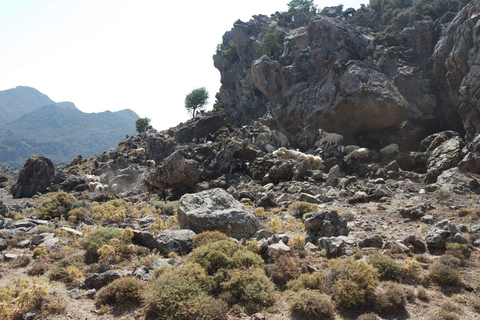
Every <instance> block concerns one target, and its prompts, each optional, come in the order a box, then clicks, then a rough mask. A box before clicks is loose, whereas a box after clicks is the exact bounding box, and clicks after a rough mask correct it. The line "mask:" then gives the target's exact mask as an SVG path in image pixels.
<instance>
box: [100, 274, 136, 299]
mask: <svg viewBox="0 0 480 320" xmlns="http://www.w3.org/2000/svg"><path fill="white" fill-rule="evenodd" d="M143 287H144V284H143V282H142V281H141V280H139V279H137V278H133V277H123V278H119V279H116V280H114V281H113V282H111V283H109V284H108V285H107V286H106V287H103V288H102V289H100V290H99V291H98V292H97V294H96V295H95V297H96V299H97V303H98V304H115V303H139V302H140V301H141V298H142V290H143Z"/></svg>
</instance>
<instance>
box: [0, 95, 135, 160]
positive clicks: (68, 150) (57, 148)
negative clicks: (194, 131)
mask: <svg viewBox="0 0 480 320" xmlns="http://www.w3.org/2000/svg"><path fill="white" fill-rule="evenodd" d="M0 107H1V108H2V110H1V112H0V113H2V114H3V115H4V116H5V122H3V123H2V126H1V128H0V162H1V163H4V164H8V165H10V166H14V167H21V166H22V165H23V164H24V163H25V161H26V160H27V159H28V158H29V157H31V156H34V155H42V156H46V157H48V158H50V159H51V160H52V161H53V162H55V163H62V162H66V161H69V160H71V159H73V158H74V157H76V156H78V155H79V154H81V155H83V156H91V155H93V154H95V153H99V152H102V151H104V150H106V149H108V148H111V147H114V146H116V145H117V144H118V141H120V140H121V139H123V138H124V137H125V135H126V134H129V133H133V132H135V121H136V119H138V115H137V114H135V113H134V112H133V111H131V110H122V111H118V112H109V111H107V112H101V113H83V112H81V111H80V110H78V109H77V108H76V107H75V105H74V104H73V103H71V102H61V103H55V102H53V101H52V100H50V99H49V98H48V97H47V96H45V95H43V94H42V93H40V92H38V91H37V90H35V89H33V88H28V87H17V88H15V89H10V90H6V91H3V92H0ZM7 115H8V119H7ZM7 120H8V121H7Z"/></svg>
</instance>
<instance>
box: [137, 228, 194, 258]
mask: <svg viewBox="0 0 480 320" xmlns="http://www.w3.org/2000/svg"><path fill="white" fill-rule="evenodd" d="M194 235H195V232H193V231H192V230H188V229H181V230H164V231H162V232H160V233H155V232H150V231H139V230H133V242H134V243H135V244H138V245H141V246H144V247H147V248H150V249H157V250H158V251H159V252H160V253H161V254H164V255H168V254H169V253H171V252H175V253H177V254H180V255H185V254H187V253H189V252H190V251H192V243H193V240H192V238H193V236H194Z"/></svg>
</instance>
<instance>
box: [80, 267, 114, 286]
mask: <svg viewBox="0 0 480 320" xmlns="http://www.w3.org/2000/svg"><path fill="white" fill-rule="evenodd" d="M121 277H122V274H121V273H120V272H119V271H117V270H108V271H105V272H102V273H94V274H92V275H91V276H89V277H87V278H86V279H85V281H84V282H83V283H82V284H80V288H81V289H96V290H98V289H100V288H103V287H105V286H106V285H107V284H109V283H110V282H112V281H114V280H116V279H119V278H121Z"/></svg>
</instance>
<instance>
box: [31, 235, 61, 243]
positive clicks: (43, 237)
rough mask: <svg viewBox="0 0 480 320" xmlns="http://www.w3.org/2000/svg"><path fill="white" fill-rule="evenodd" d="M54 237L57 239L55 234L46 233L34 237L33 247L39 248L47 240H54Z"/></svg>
mask: <svg viewBox="0 0 480 320" xmlns="http://www.w3.org/2000/svg"><path fill="white" fill-rule="evenodd" d="M54 237H55V233H51V232H45V233H40V234H37V235H36V236H33V237H32V240H31V241H32V245H33V246H38V245H39V244H41V243H42V242H44V241H45V240H48V239H53V238H54Z"/></svg>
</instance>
